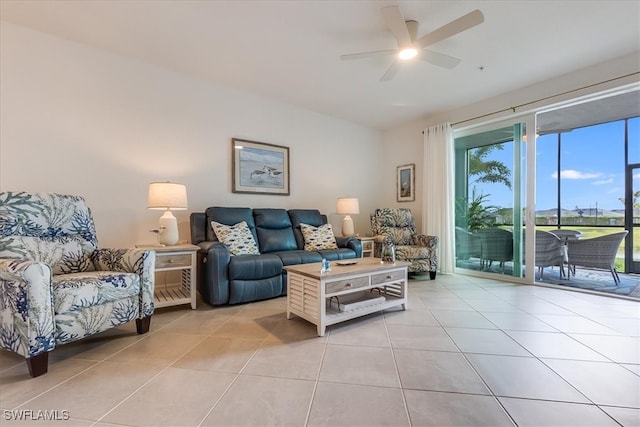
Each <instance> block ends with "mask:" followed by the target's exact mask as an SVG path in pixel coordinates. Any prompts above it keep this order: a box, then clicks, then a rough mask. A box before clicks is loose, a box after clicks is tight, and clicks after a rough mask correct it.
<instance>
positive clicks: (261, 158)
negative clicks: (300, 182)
mask: <svg viewBox="0 0 640 427" xmlns="http://www.w3.org/2000/svg"><path fill="white" fill-rule="evenodd" d="M231 145H232V150H233V155H232V156H233V162H232V165H231V170H232V191H233V192H234V193H251V194H276V195H282V196H288V195H289V193H290V192H289V179H290V177H289V147H284V146H281V145H274V144H267V143H265V142H257V141H249V140H246V139H238V138H233V139H232V140H231Z"/></svg>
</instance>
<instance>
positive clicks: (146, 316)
mask: <svg viewBox="0 0 640 427" xmlns="http://www.w3.org/2000/svg"><path fill="white" fill-rule="evenodd" d="M154 264H155V252H154V251H145V250H141V249H98V242H97V239H96V232H95V228H94V224H93V218H92V216H91V211H90V210H89V208H88V207H87V206H86V204H85V201H84V199H82V198H81V197H77V196H70V195H60V194H33V193H24V192H0V348H4V349H5V350H9V351H13V352H15V353H18V354H20V355H23V356H24V357H25V358H26V362H27V366H28V368H29V373H30V374H31V376H32V377H37V376H39V375H42V374H45V373H46V372H47V369H48V359H49V358H48V355H49V353H48V352H49V351H51V350H53V349H54V348H55V347H56V346H58V345H61V344H66V343H69V342H72V341H76V340H79V339H82V338H85V337H87V336H90V335H93V334H96V333H98V332H102V331H104V330H107V329H109V328H113V327H115V326H118V325H121V324H123V323H127V322H129V321H131V320H134V319H135V320H136V328H137V331H138V333H140V334H143V333H146V332H148V331H149V326H150V323H151V315H152V314H153V310H154V305H153V287H154Z"/></svg>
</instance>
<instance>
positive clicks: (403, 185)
mask: <svg viewBox="0 0 640 427" xmlns="http://www.w3.org/2000/svg"><path fill="white" fill-rule="evenodd" d="M415 172H416V165H415V164H414V163H411V164H409V165H402V166H398V167H397V177H396V194H397V199H398V201H399V202H413V201H415V200H416V194H415V193H416V179H415Z"/></svg>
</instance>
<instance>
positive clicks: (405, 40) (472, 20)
mask: <svg viewBox="0 0 640 427" xmlns="http://www.w3.org/2000/svg"><path fill="white" fill-rule="evenodd" d="M382 16H383V18H384V21H385V23H386V24H387V27H388V28H389V30H390V31H391V33H392V34H393V35H394V37H395V38H396V41H397V42H398V48H397V49H386V50H375V51H370V52H359V53H350V54H346V55H341V56H340V59H344V60H348V59H359V58H367V57H371V56H379V55H390V54H396V58H395V59H394V60H393V62H392V63H391V66H389V68H388V69H387V71H386V72H385V73H384V74H383V75H382V77H381V78H380V81H383V82H384V81H389V80H391V79H392V78H393V76H395V75H396V73H397V72H398V70H399V69H400V67H401V65H402V61H407V60H410V59H413V58H419V59H421V60H423V61H427V62H430V63H432V64H434V65H438V66H440V67H444V68H453V67H455V66H456V65H458V63H459V62H460V59H459V58H455V57H453V56H449V55H445V54H443V53H438V52H434V51H432V50H427V49H426V48H427V47H429V46H431V45H432V44H435V43H437V42H439V41H441V40H444V39H447V38H449V37H452V36H455V35H456V34H458V33H461V32H463V31H466V30H468V29H469V28H472V27H475V26H476V25H478V24H481V23H483V22H484V15H482V12H480V11H479V10H478V9H476V10H474V11H473V12H469V13H467V14H466V15H464V16H461V17H460V18H458V19H456V20H454V21H451V22H449V23H448V24H446V25H443V26H442V27H440V28H438V29H436V30H434V31H432V32H430V33H428V34H426V35H424V36H422V37H420V38H417V34H418V22H416V21H405V20H404V18H403V17H402V13H401V12H400V7H398V6H388V7H383V8H382Z"/></svg>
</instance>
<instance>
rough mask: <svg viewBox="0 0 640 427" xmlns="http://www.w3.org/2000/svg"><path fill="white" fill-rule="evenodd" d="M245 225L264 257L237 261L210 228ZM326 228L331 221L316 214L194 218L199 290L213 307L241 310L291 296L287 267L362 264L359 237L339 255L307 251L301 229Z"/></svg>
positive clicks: (209, 213)
mask: <svg viewBox="0 0 640 427" xmlns="http://www.w3.org/2000/svg"><path fill="white" fill-rule="evenodd" d="M212 221H215V222H217V223H220V224H225V225H227V226H233V225H235V224H239V223H241V222H242V221H244V222H246V224H247V225H248V227H249V229H250V230H251V234H252V235H253V238H254V240H255V242H256V243H257V246H258V250H259V252H260V253H259V254H257V255H253V254H244V255H232V254H231V252H230V250H229V247H228V246H227V245H225V244H223V243H221V242H220V241H219V240H218V238H217V237H216V234H215V232H214V230H213V228H212V226H211V222H212ZM301 224H308V225H311V226H314V227H319V226H321V225H324V224H327V217H326V215H322V214H321V213H320V212H319V211H318V210H315V209H290V210H286V209H272V208H264V209H252V208H246V207H210V208H207V210H206V211H205V212H194V213H192V214H191V216H190V227H191V243H193V244H194V245H197V246H199V247H200V250H199V251H198V257H197V274H198V277H197V284H198V291H199V292H200V295H201V296H202V298H203V299H204V301H206V302H207V303H209V304H211V305H224V304H240V303H246V302H250V301H258V300H263V299H268V298H274V297H278V296H282V295H286V292H287V278H286V271H285V270H284V269H283V267H284V266H287V265H295V264H306V263H312V262H320V261H322V259H323V258H326V259H328V260H329V261H336V260H342V259H351V258H359V257H360V256H361V255H362V245H361V243H360V241H359V240H358V239H356V238H354V237H336V243H337V246H338V247H337V249H322V250H313V251H306V250H304V247H305V241H304V236H303V234H302V231H301V228H300V225H301Z"/></svg>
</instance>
